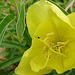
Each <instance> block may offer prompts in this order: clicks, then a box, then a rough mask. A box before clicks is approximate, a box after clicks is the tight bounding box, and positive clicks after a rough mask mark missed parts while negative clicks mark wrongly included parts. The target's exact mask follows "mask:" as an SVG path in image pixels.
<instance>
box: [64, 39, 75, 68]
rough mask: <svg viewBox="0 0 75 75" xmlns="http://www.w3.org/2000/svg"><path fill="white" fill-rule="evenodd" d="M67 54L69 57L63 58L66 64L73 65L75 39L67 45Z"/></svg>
mask: <svg viewBox="0 0 75 75" xmlns="http://www.w3.org/2000/svg"><path fill="white" fill-rule="evenodd" d="M65 55H66V56H67V57H66V58H64V59H63V60H64V61H63V63H64V66H65V67H71V66H72V65H73V64H74V63H75V40H74V41H72V42H70V43H69V44H68V45H67V46H66V47H65Z"/></svg>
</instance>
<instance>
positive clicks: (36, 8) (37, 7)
mask: <svg viewBox="0 0 75 75" xmlns="http://www.w3.org/2000/svg"><path fill="white" fill-rule="evenodd" d="M49 12H50V13H49ZM49 14H51V15H50V16H49ZM54 14H56V16H55V17H59V18H60V19H61V20H63V21H64V22H66V23H68V24H70V22H69V20H68V18H67V16H66V15H65V14H64V13H63V12H62V11H61V10H60V9H59V8H58V7H57V6H55V5H54V4H52V3H50V2H48V1H43V0H41V1H38V2H36V3H34V4H33V5H31V6H30V7H29V9H28V12H27V17H26V20H27V26H28V30H29V33H30V35H31V37H32V36H33V35H34V33H35V31H36V28H37V27H38V25H39V24H40V23H42V22H44V21H46V20H47V19H48V18H49V17H51V18H50V20H51V19H52V17H53V15H54Z"/></svg>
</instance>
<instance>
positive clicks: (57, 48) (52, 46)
mask: <svg viewBox="0 0 75 75" xmlns="http://www.w3.org/2000/svg"><path fill="white" fill-rule="evenodd" d="M38 39H39V40H40V41H42V42H43V43H44V44H45V47H44V48H45V49H46V50H49V51H50V52H54V53H56V54H59V55H62V56H64V57H66V55H65V51H64V48H65V46H66V45H67V44H68V41H66V42H56V43H55V42H53V40H54V33H48V34H47V37H46V38H45V39H44V40H42V39H41V38H40V37H38ZM45 49H44V50H45Z"/></svg>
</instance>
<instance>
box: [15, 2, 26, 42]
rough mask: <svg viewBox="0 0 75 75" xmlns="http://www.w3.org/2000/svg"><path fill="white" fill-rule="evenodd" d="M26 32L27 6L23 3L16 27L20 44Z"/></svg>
mask: <svg viewBox="0 0 75 75" xmlns="http://www.w3.org/2000/svg"><path fill="white" fill-rule="evenodd" d="M24 30H25V4H24V3H23V4H22V6H21V9H20V14H19V17H18V21H17V26H16V31H17V35H18V38H19V41H20V42H22V37H23V33H24Z"/></svg>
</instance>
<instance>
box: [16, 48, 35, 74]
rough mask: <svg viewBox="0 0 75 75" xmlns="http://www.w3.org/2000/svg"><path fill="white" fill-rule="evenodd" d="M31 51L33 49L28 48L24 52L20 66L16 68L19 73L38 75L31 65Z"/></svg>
mask: <svg viewBox="0 0 75 75" xmlns="http://www.w3.org/2000/svg"><path fill="white" fill-rule="evenodd" d="M30 51H31V49H29V50H27V51H26V52H25V53H24V55H23V57H22V59H21V61H20V63H19V65H18V67H17V68H16V69H15V73H16V74H19V75H36V73H35V72H33V71H32V70H31V67H30V65H29V61H30V57H28V56H29V53H30Z"/></svg>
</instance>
